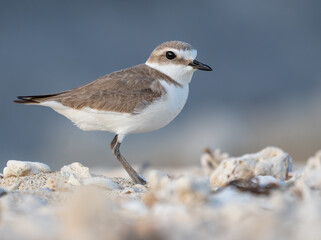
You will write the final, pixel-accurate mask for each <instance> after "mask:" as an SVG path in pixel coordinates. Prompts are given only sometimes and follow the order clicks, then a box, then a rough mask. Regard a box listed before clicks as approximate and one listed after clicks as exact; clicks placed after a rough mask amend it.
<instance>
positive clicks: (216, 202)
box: [0, 152, 321, 240]
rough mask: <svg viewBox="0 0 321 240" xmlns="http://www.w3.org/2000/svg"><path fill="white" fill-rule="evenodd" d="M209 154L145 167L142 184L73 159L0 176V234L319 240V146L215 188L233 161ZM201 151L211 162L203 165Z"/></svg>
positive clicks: (5, 236) (19, 236) (23, 236)
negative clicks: (279, 169) (161, 167)
mask: <svg viewBox="0 0 321 240" xmlns="http://www.w3.org/2000/svg"><path fill="white" fill-rule="evenodd" d="M216 153H217V152H215V154H213V153H211V152H209V153H205V154H204V155H203V156H202V158H201V163H202V164H200V166H193V167H190V168H182V169H169V170H168V171H167V170H166V171H163V172H161V171H158V170H154V169H146V170H145V171H144V172H142V174H143V175H144V176H145V177H146V179H147V181H148V184H147V185H146V186H142V185H135V184H134V183H133V182H132V181H131V180H129V179H127V178H123V177H114V178H107V177H106V176H110V175H111V174H116V173H117V171H112V172H111V171H110V172H109V171H105V172H106V174H103V175H101V174H100V175H96V174H94V173H92V172H91V171H90V169H88V168H86V167H84V166H82V165H80V164H75V165H73V167H70V165H69V168H68V166H67V170H66V168H64V170H63V168H62V170H61V171H57V172H38V173H35V174H31V173H30V172H29V173H28V174H27V175H26V176H21V174H20V176H11V177H9V176H6V177H4V176H2V178H1V180H0V236H1V237H0V238H1V239H84V240H87V239H305V240H307V239H320V238H321V237H320V236H321V228H320V223H321V195H320V189H321V157H320V156H321V153H320V152H319V153H317V154H316V155H315V156H314V157H311V159H309V161H308V162H307V164H306V165H305V166H302V167H296V168H297V170H296V171H294V172H293V171H290V172H289V173H288V176H287V177H286V178H285V179H282V177H280V178H278V177H277V176H276V175H275V174H274V172H271V171H270V172H269V173H270V174H265V175H264V174H263V175H264V176H263V175H262V174H260V175H254V176H252V175H251V177H249V178H248V179H245V178H244V177H242V179H233V180H232V181H229V182H227V184H225V185H224V186H220V187H217V186H214V185H215V184H216V183H217V182H213V181H214V180H215V179H217V176H216V175H217V173H214V172H215V169H219V172H220V173H222V172H224V171H225V170H224V171H223V170H222V169H220V168H219V167H220V166H223V165H226V164H224V159H227V160H228V161H232V160H233V161H235V159H229V158H228V156H225V155H222V154H216ZM280 156H281V155H280ZM282 156H283V155H282ZM208 157H210V158H212V160H213V158H215V159H214V160H215V161H218V166H212V165H210V166H209V167H208V165H207V164H204V161H208V160H206V159H207V158H208ZM220 157H221V159H220ZM247 157H248V156H247ZM204 159H205V160H204ZM242 159H243V160H244V159H245V158H244V157H243V158H242ZM212 160H211V159H210V160H209V161H212ZM237 160H238V163H239V159H237ZM245 160H246V159H245ZM245 160H244V161H245ZM261 160H262V159H261V158H260V161H261ZM246 161H248V160H246ZM264 161H267V162H269V163H270V162H271V161H274V160H273V159H272V160H271V159H268V158H266V159H264ZM207 163H208V162H207ZM268 166H270V165H268ZM273 166H274V168H275V164H274V165H273ZM65 167H66V166H65ZM264 169H265V171H266V168H264ZM271 169H272V167H271ZM119 171H121V170H119ZM233 171H234V172H233V174H234V175H235V176H236V174H239V173H237V170H235V168H234V170H233ZM286 171H287V170H286ZM102 172H103V171H102ZM256 172H257V169H256ZM20 173H21V171H20ZM246 173H247V174H248V168H247V170H246ZM122 174H123V173H122ZM215 174H216V175H215ZM222 174H223V173H222ZM214 175H215V177H214ZM228 175H230V174H228ZM115 176H117V175H115ZM119 176H120V175H119ZM237 176H239V175H237ZM229 177H230V176H229ZM213 179H214V180H213Z"/></svg>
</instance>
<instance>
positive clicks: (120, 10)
mask: <svg viewBox="0 0 321 240" xmlns="http://www.w3.org/2000/svg"><path fill="white" fill-rule="evenodd" d="M320 10H321V1H318V0H314V1H313V0H312V1H310V0H307V1H299V0H282V1H280V0H272V1H258V0H243V1H237V0H233V1H232V0H225V1H212V0H208V1H191V2H188V1H81V0H77V1H58V0H57V1H10V0H2V1H1V2H0V68H1V71H0V108H1V112H0V167H1V168H3V167H4V166H5V164H6V162H7V160H9V159H17V160H26V161H40V162H44V163H47V164H49V165H50V166H51V167H52V169H54V170H55V169H59V168H60V167H62V165H64V164H70V163H72V162H74V161H78V162H81V163H83V164H85V165H87V166H90V167H94V166H95V167H99V166H101V167H115V166H117V167H118V166H119V164H118V162H117V161H116V160H115V159H114V158H113V156H112V154H111V152H110V150H109V142H110V141H111V140H112V138H113V134H111V133H105V132H84V131H81V130H80V129H78V128H77V127H75V126H73V125H72V123H71V122H70V121H69V120H68V119H66V118H64V117H63V116H61V115H59V114H57V113H56V112H54V111H53V110H51V109H49V108H45V107H37V106H23V105H18V104H14V103H12V100H14V99H15V97H16V96H17V95H37V94H47V93H55V92H60V91H63V90H67V89H70V88H74V87H78V86H80V85H83V84H85V83H88V82H90V81H92V80H94V79H96V78H98V77H100V76H102V75H105V74H107V73H110V72H113V71H115V70H119V69H122V68H125V67H129V66H132V65H136V64H140V63H143V62H145V61H146V59H147V58H148V56H149V54H150V53H151V51H152V50H153V49H154V48H155V47H156V46H157V45H158V44H160V43H162V42H164V41H168V40H181V41H185V42H188V43H190V44H192V45H193V46H194V47H195V48H196V49H197V50H198V60H199V61H201V62H204V63H206V64H208V65H210V66H211V67H213V69H214V71H213V72H196V73H195V74H194V77H193V80H192V82H191V84H190V95H189V99H188V101H187V104H186V105H185V108H184V109H183V111H182V112H181V114H180V115H179V116H178V117H177V118H176V119H175V120H174V121H173V122H172V123H170V124H169V125H168V126H167V127H165V128H163V129H161V130H158V131H155V132H151V133H145V134H137V135H130V136H128V137H127V138H126V139H125V141H124V142H123V145H122V152H123V154H124V155H125V156H126V157H127V159H128V160H129V162H130V163H132V164H134V165H135V164H136V165H137V164H141V163H143V162H150V163H151V164H152V165H153V166H155V167H156V166H159V167H161V166H182V165H192V164H193V165H197V164H199V157H200V154H201V152H202V150H203V148H204V147H210V148H212V149H215V148H220V149H222V151H226V152H229V153H230V154H231V155H233V156H238V155H241V154H245V153H250V152H255V151H259V150H261V149H262V148H264V147H266V146H269V145H274V146H278V147H280V148H282V149H283V150H284V151H287V152H289V153H290V154H291V156H292V157H293V159H294V161H296V162H300V161H306V159H307V158H308V157H309V156H311V155H312V154H314V153H315V151H317V150H318V149H320V148H321V14H320Z"/></svg>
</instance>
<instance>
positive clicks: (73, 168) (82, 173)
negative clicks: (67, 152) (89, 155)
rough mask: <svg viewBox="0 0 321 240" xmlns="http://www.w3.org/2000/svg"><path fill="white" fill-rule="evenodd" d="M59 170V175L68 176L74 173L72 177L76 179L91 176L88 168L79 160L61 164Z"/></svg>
mask: <svg viewBox="0 0 321 240" xmlns="http://www.w3.org/2000/svg"><path fill="white" fill-rule="evenodd" d="M60 172H61V175H63V176H65V177H69V176H70V175H74V177H75V178H77V179H82V178H90V177H91V174H90V172H89V168H88V167H85V166H83V165H82V164H81V163H79V162H74V163H72V164H70V165H67V166H63V167H62V168H61V170H60Z"/></svg>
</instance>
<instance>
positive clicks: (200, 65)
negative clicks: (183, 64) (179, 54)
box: [188, 59, 213, 71]
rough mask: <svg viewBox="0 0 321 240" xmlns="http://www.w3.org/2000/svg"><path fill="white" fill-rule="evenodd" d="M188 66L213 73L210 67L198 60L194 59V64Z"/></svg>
mask: <svg viewBox="0 0 321 240" xmlns="http://www.w3.org/2000/svg"><path fill="white" fill-rule="evenodd" d="M188 65H189V66H191V67H193V68H195V69H198V70H202V71H213V70H212V68H211V67H210V66H208V65H206V64H204V63H201V62H199V61H197V60H196V59H194V60H193V62H191V63H190V64H188Z"/></svg>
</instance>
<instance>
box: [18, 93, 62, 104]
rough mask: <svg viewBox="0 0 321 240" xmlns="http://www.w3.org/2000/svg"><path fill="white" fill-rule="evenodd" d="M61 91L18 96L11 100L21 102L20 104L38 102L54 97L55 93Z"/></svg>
mask: <svg viewBox="0 0 321 240" xmlns="http://www.w3.org/2000/svg"><path fill="white" fill-rule="evenodd" d="M60 94H61V93H55V94H47V95H37V96H18V97H17V98H18V99H16V100H13V101H14V102H15V103H22V104H38V103H41V102H43V101H45V100H48V98H51V97H55V96H57V95H60Z"/></svg>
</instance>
